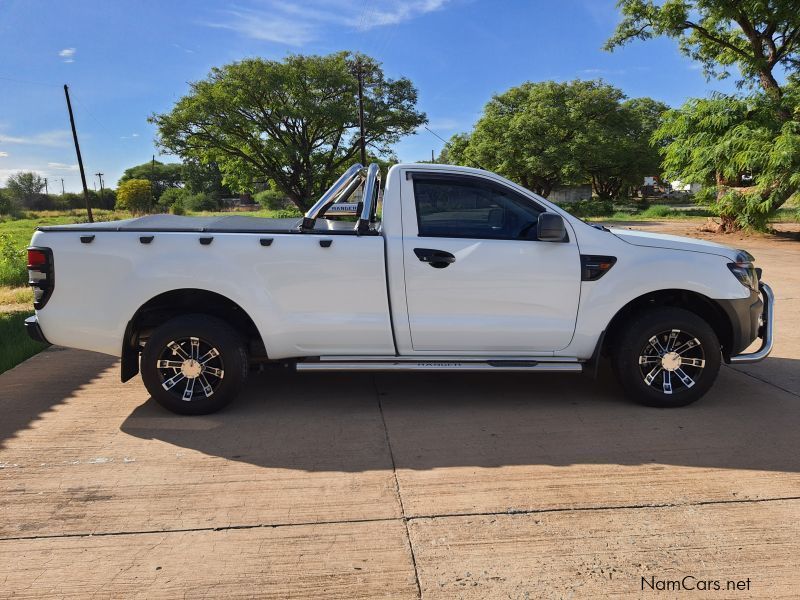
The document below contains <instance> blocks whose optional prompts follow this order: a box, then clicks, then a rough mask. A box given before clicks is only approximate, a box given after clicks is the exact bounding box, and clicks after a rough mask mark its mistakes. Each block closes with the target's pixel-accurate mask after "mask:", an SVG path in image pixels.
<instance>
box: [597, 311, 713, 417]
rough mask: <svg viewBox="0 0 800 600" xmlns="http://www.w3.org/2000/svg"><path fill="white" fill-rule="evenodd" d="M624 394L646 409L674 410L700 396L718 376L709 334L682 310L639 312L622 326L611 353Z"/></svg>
mask: <svg viewBox="0 0 800 600" xmlns="http://www.w3.org/2000/svg"><path fill="white" fill-rule="evenodd" d="M611 359H612V364H613V368H614V372H615V374H616V376H617V380H618V381H619V383H620V385H621V386H622V389H623V390H624V392H625V395H626V396H628V397H629V398H631V399H632V400H634V401H636V402H638V403H640V404H644V405H646V406H654V407H657V408H674V407H678V406H686V405H687V404H691V403H692V402H695V401H696V400H698V399H700V397H702V396H703V394H705V393H706V392H707V391H708V390H709V388H710V387H711V386H712V384H713V383H714V381H715V380H716V378H717V374H718V373H719V367H720V362H721V352H720V344H719V340H718V339H717V336H716V334H715V333H714V330H713V329H712V328H711V326H710V325H709V324H708V323H706V322H705V321H704V320H703V319H701V318H700V317H698V316H697V315H696V314H694V313H692V312H689V311H688V310H684V309H682V308H672V307H660V308H653V309H650V310H646V311H643V312H640V313H638V314H636V315H634V317H633V318H632V319H631V320H630V321H629V322H628V323H627V327H626V329H625V331H624V332H622V334H621V335H620V336H619V338H618V339H617V343H616V344H615V346H614V348H613V349H612V352H611Z"/></svg>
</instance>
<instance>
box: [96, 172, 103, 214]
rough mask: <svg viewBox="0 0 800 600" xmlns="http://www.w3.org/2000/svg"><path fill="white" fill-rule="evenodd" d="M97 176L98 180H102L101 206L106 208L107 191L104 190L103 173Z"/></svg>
mask: <svg viewBox="0 0 800 600" xmlns="http://www.w3.org/2000/svg"><path fill="white" fill-rule="evenodd" d="M95 175H97V177H98V179H100V205H101V206H102V207H105V204H106V202H105V200H106V199H105V191H104V190H103V174H102V173H95Z"/></svg>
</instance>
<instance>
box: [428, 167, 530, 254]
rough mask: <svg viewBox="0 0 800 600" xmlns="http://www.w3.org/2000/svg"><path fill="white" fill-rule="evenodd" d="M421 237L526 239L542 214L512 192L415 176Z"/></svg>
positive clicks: (484, 184)
mask: <svg viewBox="0 0 800 600" xmlns="http://www.w3.org/2000/svg"><path fill="white" fill-rule="evenodd" d="M414 201H415V202H416V207H417V223H418V226H419V235H420V236H433V237H474V238H490V239H520V238H529V237H530V235H531V232H532V231H535V229H536V227H535V224H536V220H537V219H538V217H539V214H540V213H541V212H542V210H541V208H539V207H538V206H537V205H536V204H534V203H533V202H532V201H530V200H529V199H527V198H525V197H523V196H520V195H518V194H516V193H515V192H513V191H511V190H509V189H506V188H502V187H500V186H497V185H493V184H491V183H490V182H483V181H480V180H478V179H474V178H472V179H471V178H466V177H459V178H447V177H431V178H426V177H424V176H418V175H415V176H414Z"/></svg>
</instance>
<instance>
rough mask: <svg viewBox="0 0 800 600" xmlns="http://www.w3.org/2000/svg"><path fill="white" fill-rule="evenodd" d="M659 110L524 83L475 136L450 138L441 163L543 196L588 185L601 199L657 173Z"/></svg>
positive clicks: (576, 89)
mask: <svg viewBox="0 0 800 600" xmlns="http://www.w3.org/2000/svg"><path fill="white" fill-rule="evenodd" d="M666 108H667V107H666V106H665V105H663V104H661V103H660V102H656V101H654V100H651V99H649V98H642V99H636V100H630V101H625V95H624V94H623V93H622V91H621V90H619V89H617V88H615V87H613V86H610V85H607V84H605V83H603V82H601V81H572V82H567V83H557V82H554V81H546V82H541V83H530V82H528V83H524V84H522V85H520V86H518V87H514V88H511V89H510V90H508V91H506V92H504V93H502V94H499V95H496V96H495V97H493V98H492V99H491V100H490V101H489V103H488V104H487V105H486V107H485V108H484V112H483V115H482V117H481V118H480V119H479V120H478V122H477V124H476V125H475V129H474V131H472V132H471V133H470V134H458V135H456V136H453V137H452V138H451V139H450V142H449V143H448V144H447V146H446V147H445V149H444V151H443V152H442V155H441V156H440V161H442V162H454V163H456V164H463V165H469V166H476V167H478V166H479V167H481V168H484V169H489V170H492V171H496V172H498V173H500V174H501V175H504V176H506V177H508V178H509V179H511V180H513V181H516V182H518V183H520V184H521V185H523V186H525V187H527V188H528V189H530V190H533V191H534V192H536V193H538V194H540V195H542V196H547V195H548V194H549V193H550V191H551V190H552V189H553V187H555V186H557V185H562V184H568V183H582V182H585V181H589V180H591V181H592V183H593V185H594V188H595V191H596V193H597V194H598V195H599V196H600V197H602V198H605V199H608V198H612V197H615V196H617V195H618V194H619V193H620V192H621V190H622V189H623V188H625V187H626V186H629V185H637V184H640V183H641V179H642V177H644V176H645V175H651V174H654V173H657V172H658V171H659V162H660V160H659V157H658V153H657V152H656V151H655V150H653V149H652V148H651V147H650V135H651V133H652V131H653V130H654V129H655V127H656V126H657V121H658V116H659V115H660V113H661V112H663V111H664V110H666Z"/></svg>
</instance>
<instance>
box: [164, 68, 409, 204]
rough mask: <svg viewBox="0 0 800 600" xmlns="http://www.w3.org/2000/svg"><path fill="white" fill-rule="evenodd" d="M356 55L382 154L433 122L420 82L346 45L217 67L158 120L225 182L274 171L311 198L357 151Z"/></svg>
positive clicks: (236, 183) (294, 194) (173, 141)
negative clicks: (422, 105) (389, 73)
mask: <svg viewBox="0 0 800 600" xmlns="http://www.w3.org/2000/svg"><path fill="white" fill-rule="evenodd" d="M358 65H360V69H361V72H362V73H363V79H364V113H365V141H366V143H367V145H368V146H369V148H370V149H371V151H372V152H374V153H376V154H379V155H384V154H387V153H388V152H389V145H390V144H392V143H394V142H396V141H397V140H398V139H399V138H400V137H401V136H403V135H405V134H409V133H412V132H413V131H414V130H415V128H416V127H418V126H419V125H420V124H422V123H424V122H425V115H424V114H423V113H420V112H418V111H417V110H416V102H417V92H416V89H414V86H413V85H412V84H411V82H410V81H409V80H408V79H405V78H401V79H397V80H391V79H388V78H386V77H385V76H384V74H383V71H382V69H381V67H380V64H379V63H378V62H376V61H375V60H373V59H371V58H369V57H366V56H363V55H358V56H355V55H353V54H350V53H348V52H339V53H335V54H330V55H327V56H301V55H293V56H289V57H287V58H286V59H285V60H283V61H272V60H263V59H259V58H254V59H247V60H243V61H241V62H236V63H232V64H229V65H225V66H224V67H221V68H214V69H212V71H211V73H210V74H209V76H208V78H206V79H205V80H203V81H198V82H195V83H192V84H191V89H190V92H189V94H188V95H186V96H185V97H183V98H181V99H180V100H179V101H178V102H177V103H176V104H175V106H174V108H173V109H172V111H171V112H169V113H166V114H159V115H153V116H152V117H151V118H150V120H151V122H153V123H155V124H156V125H157V126H158V131H159V143H160V145H161V147H162V148H164V149H165V150H167V151H169V152H171V153H173V154H177V155H179V156H181V157H183V158H184V159H187V160H196V161H199V162H200V163H202V164H206V165H207V164H210V163H216V164H217V165H218V167H219V169H220V171H221V172H222V174H223V177H224V181H225V183H226V184H228V185H231V186H233V187H234V188H236V189H237V190H239V191H252V190H253V189H254V185H255V184H256V183H258V182H264V181H266V180H272V181H274V182H275V184H276V185H277V186H278V188H279V189H281V190H282V191H283V192H285V193H286V194H287V196H288V197H289V198H290V199H291V200H292V201H293V202H294V203H295V204H296V205H297V206H298V207H300V208H307V207H308V206H310V205H311V204H312V203H313V202H314V200H315V199H316V197H317V196H318V195H319V194H321V193H322V192H323V191H324V190H325V188H327V187H328V186H329V185H330V184H331V183H332V181H333V180H334V179H335V178H336V177H337V176H338V174H339V172H340V171H341V170H342V169H343V168H344V167H346V166H349V165H350V164H351V163H353V162H354V161H355V160H357V158H358V150H359V145H358V141H359V135H358V108H357V101H356V97H357V90H358V84H357V80H356V76H355V74H354V72H355V70H356V68H357V66H358Z"/></svg>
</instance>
